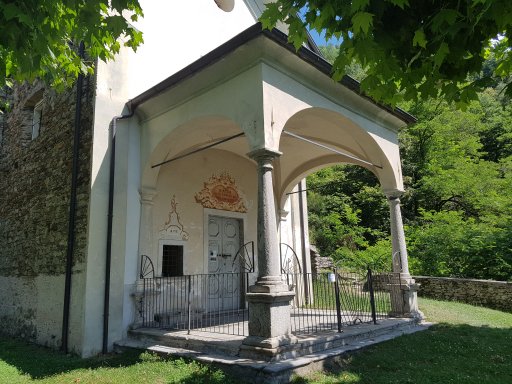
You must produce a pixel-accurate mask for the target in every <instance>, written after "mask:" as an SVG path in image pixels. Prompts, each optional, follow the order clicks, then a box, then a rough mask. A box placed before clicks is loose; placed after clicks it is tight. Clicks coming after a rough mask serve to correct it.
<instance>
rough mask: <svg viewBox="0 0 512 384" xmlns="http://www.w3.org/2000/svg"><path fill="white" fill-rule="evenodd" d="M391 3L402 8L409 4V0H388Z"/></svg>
mask: <svg viewBox="0 0 512 384" xmlns="http://www.w3.org/2000/svg"><path fill="white" fill-rule="evenodd" d="M388 1H389V2H390V3H391V4H393V5H396V6H398V7H400V8H402V9H404V8H405V6H406V5H407V6H408V5H409V0H388Z"/></svg>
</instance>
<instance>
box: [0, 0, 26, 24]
mask: <svg viewBox="0 0 512 384" xmlns="http://www.w3.org/2000/svg"><path fill="white" fill-rule="evenodd" d="M2 3H3V2H2ZM2 8H3V9H2V12H3V14H4V16H5V20H7V21H9V20H12V19H14V18H15V17H18V16H19V15H20V14H22V13H23V12H21V10H20V9H19V8H18V7H17V6H16V5H15V4H12V3H9V4H4V3H3V4H2Z"/></svg>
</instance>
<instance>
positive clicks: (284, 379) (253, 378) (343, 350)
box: [116, 319, 432, 384]
mask: <svg viewBox="0 0 512 384" xmlns="http://www.w3.org/2000/svg"><path fill="white" fill-rule="evenodd" d="M394 320H396V319H394ZM380 325H381V326H380V327H377V328H375V329H373V330H371V331H367V330H361V329H359V331H360V332H359V335H356V334H357V333H358V332H357V329H354V331H352V332H350V333H353V334H351V335H347V336H348V337H346V338H345V341H346V343H345V344H343V345H337V346H334V345H335V343H333V344H330V345H331V346H333V347H331V348H328V349H327V348H326V349H323V350H320V349H319V350H316V351H314V352H311V353H306V352H307V350H308V348H313V349H317V348H319V347H320V346H321V345H324V346H326V345H328V344H326V343H328V342H329V340H327V339H328V337H324V338H323V341H320V339H322V338H318V337H317V338H318V339H319V340H317V341H313V340H308V339H310V338H314V337H309V338H304V339H303V340H300V341H299V344H300V343H301V342H302V343H304V345H303V346H302V347H301V348H302V349H301V351H302V353H304V355H301V356H290V357H289V358H282V359H280V360H278V361H270V362H266V361H261V360H254V359H248V358H240V357H238V356H235V355H226V354H222V353H221V352H220V350H217V351H213V352H212V351H210V352H205V351H198V350H192V349H186V348H180V347H177V346H169V345H163V344H159V343H155V341H156V340H152V339H151V338H129V339H126V340H123V341H121V342H119V343H117V345H116V347H117V348H118V349H119V348H120V349H125V348H138V349H146V350H149V351H152V352H154V353H157V354H159V355H163V356H169V355H172V356H178V357H186V358H191V359H194V360H197V361H198V362H201V363H204V364H209V365H213V366H215V367H217V368H221V369H223V370H225V371H226V372H229V373H231V374H233V375H237V376H238V377H243V378H244V379H245V381H246V382H248V383H255V384H260V383H266V384H267V383H269V384H280V383H288V382H289V381H290V379H291V377H292V376H293V375H294V374H297V375H305V374H308V373H310V372H313V371H317V370H320V369H322V368H324V367H325V366H326V364H340V361H341V359H342V358H344V357H346V355H347V354H350V353H352V352H355V351H358V350H360V349H362V348H365V347H368V346H370V345H374V344H377V343H380V342H383V341H387V340H391V339H394V338H396V337H398V336H401V335H405V334H410V333H414V332H418V331H422V330H425V329H427V328H428V327H430V325H432V324H431V323H421V324H418V323H416V322H412V321H407V322H405V321H404V322H396V321H395V322H394V324H391V325H390V324H380ZM373 327H375V326H373ZM194 336H195V335H194ZM331 336H332V335H331ZM242 339H243V337H242ZM334 339H335V340H330V341H331V342H338V341H339V340H340V339H343V338H338V337H334ZM348 341H350V343H348ZM240 343H241V341H240ZM322 343H323V344H322ZM307 345H309V346H307Z"/></svg>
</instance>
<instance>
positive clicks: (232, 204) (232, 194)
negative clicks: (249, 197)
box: [195, 172, 247, 213]
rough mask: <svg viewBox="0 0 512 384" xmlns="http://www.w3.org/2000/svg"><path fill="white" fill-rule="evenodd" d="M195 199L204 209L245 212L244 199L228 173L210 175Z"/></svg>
mask: <svg viewBox="0 0 512 384" xmlns="http://www.w3.org/2000/svg"><path fill="white" fill-rule="evenodd" d="M195 198H196V202H197V203H199V204H201V205H202V206H203V207H204V208H213V209H220V210H223V211H231V212H241V213H246V212H247V206H246V202H245V200H246V199H245V198H244V195H243V193H242V192H241V191H240V189H239V188H238V186H237V185H236V182H235V179H234V178H233V176H231V175H230V174H229V173H228V172H222V173H220V174H219V175H218V176H217V175H215V174H214V175H212V176H211V177H210V179H208V181H206V182H205V183H204V187H203V189H202V190H201V191H200V192H198V193H196V195H195Z"/></svg>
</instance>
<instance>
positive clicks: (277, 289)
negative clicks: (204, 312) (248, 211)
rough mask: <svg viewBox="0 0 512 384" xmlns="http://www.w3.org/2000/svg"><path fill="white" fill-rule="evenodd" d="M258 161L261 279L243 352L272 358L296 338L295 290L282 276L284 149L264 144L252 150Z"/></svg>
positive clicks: (252, 290)
mask: <svg viewBox="0 0 512 384" xmlns="http://www.w3.org/2000/svg"><path fill="white" fill-rule="evenodd" d="M248 155H249V156H250V157H251V158H253V159H254V160H256V162H257V163H258V223H257V238H258V279H257V281H256V283H255V284H254V285H253V286H251V287H249V293H247V296H246V298H247V301H248V302H249V336H248V337H247V338H246V339H245V340H244V342H243V345H242V348H241V354H242V355H243V356H248V357H257V358H264V359H271V358H273V357H274V356H276V355H278V354H279V353H280V352H281V351H282V350H283V347H284V346H286V345H289V344H291V343H292V342H295V340H294V338H293V337H292V336H291V333H290V300H292V299H293V296H294V293H293V292H291V291H290V290H289V288H288V286H287V285H286V284H285V283H284V282H283V281H282V279H281V265H280V258H279V240H278V234H277V221H276V208H275V199H274V187H273V182H272V169H273V167H272V162H273V160H274V159H275V158H276V157H277V156H280V155H281V153H280V152H276V151H273V150H270V149H266V148H261V149H257V150H255V151H253V152H251V153H249V154H248Z"/></svg>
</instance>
